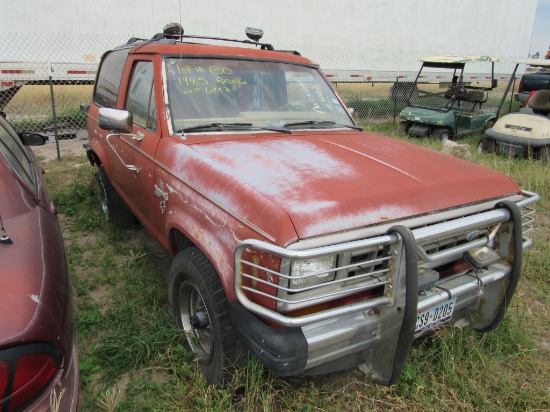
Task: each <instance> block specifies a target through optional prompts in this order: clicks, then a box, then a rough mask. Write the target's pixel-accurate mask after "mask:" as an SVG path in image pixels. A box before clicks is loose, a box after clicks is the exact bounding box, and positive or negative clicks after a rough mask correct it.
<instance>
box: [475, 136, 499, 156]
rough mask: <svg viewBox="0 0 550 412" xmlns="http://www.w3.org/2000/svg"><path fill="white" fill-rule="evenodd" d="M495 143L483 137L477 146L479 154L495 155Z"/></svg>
mask: <svg viewBox="0 0 550 412" xmlns="http://www.w3.org/2000/svg"><path fill="white" fill-rule="evenodd" d="M495 149H496V147H495V142H494V140H492V139H489V138H488V137H482V138H481V140H480V141H479V145H478V146H477V151H478V153H494V152H495Z"/></svg>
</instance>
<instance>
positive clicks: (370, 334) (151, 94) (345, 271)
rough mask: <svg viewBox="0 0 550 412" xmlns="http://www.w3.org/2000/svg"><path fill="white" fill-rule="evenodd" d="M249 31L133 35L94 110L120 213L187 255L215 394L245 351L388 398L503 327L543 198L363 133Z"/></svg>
mask: <svg viewBox="0 0 550 412" xmlns="http://www.w3.org/2000/svg"><path fill="white" fill-rule="evenodd" d="M172 29H173V27H172ZM247 32H248V34H249V35H250V38H251V40H244V41H235V40H227V39H219V38H198V37H197V36H186V35H183V31H177V30H176V31H173V30H172V31H169V30H168V31H167V32H166V33H164V34H160V35H156V36H155V37H154V38H153V39H149V40H141V39H132V41H131V42H129V43H128V44H125V45H123V46H121V47H118V48H116V49H114V50H110V51H108V52H106V53H105V54H104V55H103V58H102V61H101V65H100V67H99V71H98V75H97V80H96V85H95V90H94V95H93V102H92V104H91V105H90V106H89V108H88V109H87V113H88V134H89V139H90V145H89V147H88V148H87V155H88V158H89V160H90V162H91V163H92V165H95V166H97V167H98V171H97V180H98V184H99V194H100V198H101V204H102V207H103V210H104V212H105V215H106V217H107V218H108V219H110V220H111V221H112V222H113V223H115V224H120V225H128V224H131V223H132V222H133V221H134V220H135V217H137V219H139V221H141V223H142V224H143V225H144V226H145V227H146V228H147V229H149V230H150V231H151V233H152V234H153V235H154V236H156V238H157V239H158V240H159V241H160V243H161V244H162V245H163V246H164V247H165V248H166V249H168V250H169V251H170V252H171V254H172V255H173V262H172V266H171V269H170V273H169V278H168V279H169V285H168V296H169V301H170V304H171V307H172V310H173V313H174V315H175V317H176V319H177V321H178V323H179V326H180V327H181V328H183V330H184V331H185V334H186V337H187V341H188V343H189V345H190V347H191V349H192V350H193V351H194V352H195V354H196V355H197V358H198V361H199V363H200V365H201V366H202V370H203V372H204V374H205V375H206V378H207V380H208V382H209V383H211V384H223V383H224V382H226V381H227V380H228V379H230V378H231V376H232V374H233V372H234V370H235V369H234V368H236V367H238V365H239V362H240V360H241V355H242V352H243V351H242V348H243V345H242V344H241V342H242V343H244V344H245V346H246V347H247V348H248V349H249V350H250V351H252V352H253V353H254V354H255V355H256V356H257V357H258V358H259V359H260V360H261V361H262V362H263V363H264V364H265V365H267V367H269V368H270V369H271V370H272V371H273V372H275V373H276V374H279V375H296V374H321V373H326V372H330V371H335V370H341V369H345V368H350V367H354V366H359V367H360V368H361V369H362V370H363V371H365V372H367V373H369V374H370V375H371V376H373V378H374V379H375V380H376V381H377V382H380V383H382V384H387V385H389V384H392V383H393V382H395V381H396V380H397V379H398V378H399V375H400V373H401V370H402V368H403V365H404V362H405V360H406V358H407V354H408V351H409V348H410V346H411V343H412V341H413V340H414V339H415V338H417V337H419V336H421V335H423V334H425V333H427V332H428V331H429V330H431V329H433V328H434V327H439V326H441V325H445V324H458V325H467V324H472V325H473V326H474V327H475V328H476V329H477V330H479V331H488V330H491V329H492V328H494V327H495V326H497V325H498V323H499V322H500V321H501V320H502V318H503V315H504V312H505V310H506V306H507V305H508V304H509V302H510V299H511V297H512V295H513V294H514V290H515V288H516V285H517V283H518V279H519V277H520V272H521V259H522V250H523V248H524V247H527V246H529V244H530V243H531V240H530V238H529V231H530V230H531V227H532V222H533V209H532V208H531V207H530V205H531V204H532V203H533V202H535V201H537V200H538V195H536V194H535V193H531V192H527V191H523V190H522V189H521V188H520V187H519V186H518V185H517V184H516V183H515V182H514V181H513V180H512V179H510V178H509V177H507V176H504V175H502V174H500V173H497V172H495V171H492V170H489V169H485V168H483V167H480V166H477V165H474V164H471V163H468V162H466V161H464V160H460V159H457V158H454V157H450V156H447V155H444V154H441V153H437V152H435V151H432V150H427V149H424V148H421V147H418V146H416V145H413V144H409V143H405V142H402V141H399V140H395V139H392V138H389V137H385V136H380V135H377V134H374V133H366V132H363V131H362V129H361V128H360V127H358V126H357V125H356V124H355V122H354V120H353V117H352V115H351V114H350V112H349V111H348V110H347V108H346V106H345V104H344V102H343V101H342V99H341V98H340V97H339V96H338V94H337V93H336V91H335V90H334V89H333V87H332V86H331V84H330V83H329V82H328V81H327V79H326V78H325V76H324V75H323V73H322V72H321V71H320V69H319V67H318V66H317V65H315V64H314V63H312V62H311V61H310V60H308V59H307V58H304V57H302V56H300V55H299V54H298V53H297V52H290V51H276V50H274V48H273V46H272V45H270V44H266V43H261V42H259V40H260V35H261V33H260V32H259V31H257V30H247ZM210 43H215V44H210ZM522 216H523V217H522Z"/></svg>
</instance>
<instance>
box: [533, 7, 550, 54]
mask: <svg viewBox="0 0 550 412" xmlns="http://www.w3.org/2000/svg"><path fill="white" fill-rule="evenodd" d="M549 47H550V0H539V6H538V8H537V17H536V18H535V27H534V28H533V37H532V39H531V54H535V53H536V52H539V53H540V57H541V58H543V57H544V56H545V55H546V52H547V51H548V48H549Z"/></svg>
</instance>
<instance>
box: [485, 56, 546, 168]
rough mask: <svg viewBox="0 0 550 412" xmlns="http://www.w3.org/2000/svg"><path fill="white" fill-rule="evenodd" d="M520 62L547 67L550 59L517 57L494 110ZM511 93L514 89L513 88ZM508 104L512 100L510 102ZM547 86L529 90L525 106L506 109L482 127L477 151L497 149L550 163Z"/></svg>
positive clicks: (503, 99)
mask: <svg viewBox="0 0 550 412" xmlns="http://www.w3.org/2000/svg"><path fill="white" fill-rule="evenodd" d="M520 65H528V66H531V67H537V68H543V69H544V68H546V69H550V60H545V59H537V60H533V59H528V60H518V61H516V67H515V69H514V71H513V73H512V76H511V77H510V81H509V82H508V86H507V87H506V91H505V93H504V96H503V97H502V100H501V102H500V105H499V109H498V111H497V117H498V113H500V110H501V108H502V107H503V105H504V103H505V101H506V96H507V94H508V92H509V91H510V88H511V87H512V86H513V85H514V84H515V75H516V72H517V69H518V67H519V66H520ZM512 94H513V91H512ZM510 105H511V103H510ZM549 114H550V90H549V89H544V90H539V91H537V92H535V93H534V94H532V95H531V96H530V97H529V99H528V100H527V102H526V107H525V108H522V109H521V110H520V112H519V113H509V114H507V115H505V116H502V117H501V118H500V119H498V120H497V122H496V123H495V124H494V125H493V126H492V127H491V128H489V129H487V130H486V131H485V135H484V136H483V138H482V139H481V141H480V143H479V147H478V150H479V152H497V153H499V154H504V155H511V156H517V157H524V156H533V157H535V158H540V159H541V160H543V161H544V162H546V163H550V115H549Z"/></svg>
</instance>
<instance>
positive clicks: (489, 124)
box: [483, 119, 495, 131]
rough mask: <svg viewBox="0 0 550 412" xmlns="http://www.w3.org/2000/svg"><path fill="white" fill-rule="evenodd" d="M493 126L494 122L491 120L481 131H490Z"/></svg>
mask: <svg viewBox="0 0 550 412" xmlns="http://www.w3.org/2000/svg"><path fill="white" fill-rule="evenodd" d="M494 125H495V120H494V119H491V120H489V121H488V122H487V123H485V126H484V127H483V131H485V130H487V129H491V128H492V127H493V126H494Z"/></svg>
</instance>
